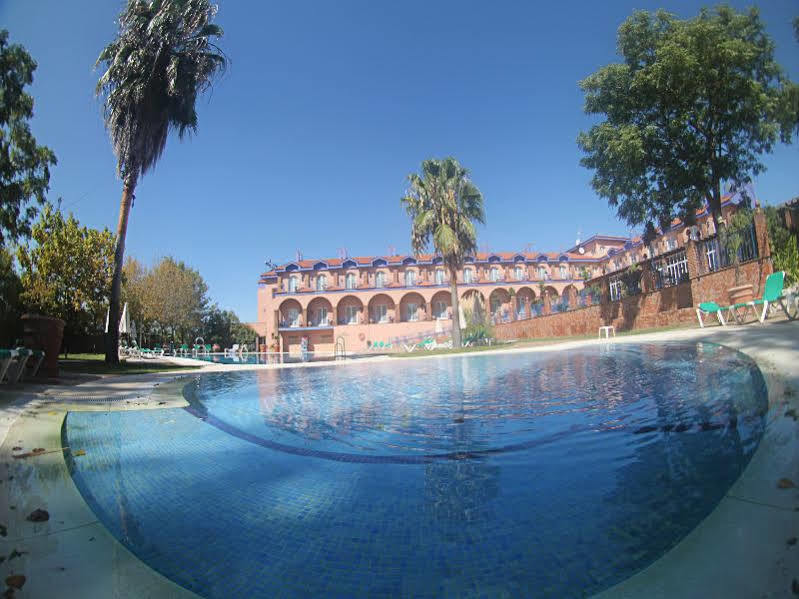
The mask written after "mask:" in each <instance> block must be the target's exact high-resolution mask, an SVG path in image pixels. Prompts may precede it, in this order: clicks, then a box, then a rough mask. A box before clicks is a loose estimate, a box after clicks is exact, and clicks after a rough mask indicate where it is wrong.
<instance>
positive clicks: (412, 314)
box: [405, 302, 419, 322]
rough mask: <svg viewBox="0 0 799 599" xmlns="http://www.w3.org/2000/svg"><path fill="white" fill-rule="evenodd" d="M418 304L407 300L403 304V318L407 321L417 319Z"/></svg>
mask: <svg viewBox="0 0 799 599" xmlns="http://www.w3.org/2000/svg"><path fill="white" fill-rule="evenodd" d="M418 310H419V304H417V303H415V302H408V303H407V304H405V320H407V321H408V322H415V321H417V320H419V313H418Z"/></svg>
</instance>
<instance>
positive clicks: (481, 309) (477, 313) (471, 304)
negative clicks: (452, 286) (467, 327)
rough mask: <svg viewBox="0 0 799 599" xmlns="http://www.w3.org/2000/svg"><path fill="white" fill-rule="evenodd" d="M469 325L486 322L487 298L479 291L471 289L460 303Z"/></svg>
mask: <svg viewBox="0 0 799 599" xmlns="http://www.w3.org/2000/svg"><path fill="white" fill-rule="evenodd" d="M460 305H461V309H462V310H463V315H464V316H465V317H466V322H467V324H471V323H484V322H486V301H485V296H483V294H482V293H480V292H479V291H478V290H477V289H469V290H468V291H466V292H465V293H464V294H463V295H462V296H461V301H460Z"/></svg>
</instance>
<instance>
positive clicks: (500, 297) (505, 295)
mask: <svg viewBox="0 0 799 599" xmlns="http://www.w3.org/2000/svg"><path fill="white" fill-rule="evenodd" d="M488 305H489V308H490V310H491V319H492V320H493V321H494V322H504V321H507V320H510V293H509V292H508V290H507V289H494V291H492V292H491V295H489V296H488Z"/></svg>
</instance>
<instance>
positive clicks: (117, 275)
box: [105, 175, 136, 364]
mask: <svg viewBox="0 0 799 599" xmlns="http://www.w3.org/2000/svg"><path fill="white" fill-rule="evenodd" d="M135 189H136V177H134V176H132V175H128V176H127V177H125V181H124V183H123V184H122V200H121V201H120V203H119V222H118V223H117V246H116V249H115V250H114V278H113V279H112V281H111V301H110V305H109V306H108V332H107V333H106V334H105V363H106V364H119V317H120V313H119V312H120V310H119V304H120V299H121V295H122V264H123V262H124V260H125V236H126V235H127V232H128V216H129V215H130V207H131V204H133V191H134V190H135Z"/></svg>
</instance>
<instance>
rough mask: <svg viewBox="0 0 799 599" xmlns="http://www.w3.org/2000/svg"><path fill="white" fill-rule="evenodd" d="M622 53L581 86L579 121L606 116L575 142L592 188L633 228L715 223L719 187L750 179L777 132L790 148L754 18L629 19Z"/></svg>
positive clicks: (660, 15) (768, 55)
mask: <svg viewBox="0 0 799 599" xmlns="http://www.w3.org/2000/svg"><path fill="white" fill-rule="evenodd" d="M618 52H619V54H620V55H621V57H622V59H623V62H621V63H615V64H610V65H607V66H605V67H603V68H601V69H600V70H599V71H597V72H596V73H594V74H592V75H590V76H589V77H587V78H586V79H584V80H583V81H581V82H580V87H581V88H582V90H583V91H584V92H585V112H586V113H587V114H590V115H601V116H602V117H604V120H603V121H602V122H600V123H598V124H596V125H594V126H593V127H592V128H591V129H590V130H589V131H588V132H587V133H585V132H583V133H580V135H579V137H578V140H577V142H578V145H579V146H580V148H581V149H582V150H583V151H584V152H585V156H584V157H583V158H582V160H581V164H582V165H583V166H585V167H587V168H589V169H593V171H594V174H593V178H592V181H591V184H592V186H593V188H594V190H595V191H596V192H597V193H598V194H599V195H600V196H602V197H604V198H606V199H607V200H608V201H609V203H610V205H611V206H614V207H616V209H617V211H618V215H619V217H621V218H623V219H624V220H626V221H627V222H628V223H629V224H631V225H640V224H647V225H648V227H649V228H652V227H653V225H654V223H658V224H660V225H661V226H663V225H665V224H666V223H668V222H670V221H671V220H672V218H674V217H675V216H680V217H683V218H685V217H688V216H691V215H693V213H694V211H695V210H696V209H697V208H698V207H700V206H701V205H702V204H703V203H704V202H707V203H708V205H709V206H710V210H711V212H712V214H713V218H714V220H715V221H716V223H717V224H718V219H719V216H720V214H721V184H722V181H729V182H732V183H733V184H734V185H736V186H739V185H742V184H744V183H745V182H747V181H750V180H751V177H752V176H753V175H757V174H758V173H760V172H762V171H763V170H764V169H765V166H764V165H763V163H762V162H761V160H760V157H761V155H762V154H764V153H768V152H770V151H771V150H772V148H773V146H774V144H775V143H776V142H777V141H778V139H779V137H780V133H781V132H782V134H783V140H784V141H786V140H789V139H790V135H786V131H785V128H784V126H783V125H782V121H783V119H782V118H781V108H780V106H781V105H782V104H783V103H784V102H785V100H784V94H785V86H786V85H787V79H786V78H785V76H784V75H783V72H782V70H781V68H780V66H779V65H778V64H777V63H776V62H775V60H774V43H773V42H772V40H771V39H770V38H769V36H768V35H767V34H766V32H765V30H764V27H763V24H762V22H761V21H760V17H759V15H758V12H757V10H756V9H754V8H753V9H751V10H749V12H747V13H746V14H740V13H737V12H736V11H735V10H733V9H732V8H730V7H728V6H725V5H721V6H718V7H716V8H715V9H713V10H707V9H703V10H702V11H701V12H700V14H699V15H698V16H697V17H695V18H692V19H688V20H680V19H677V18H676V17H675V16H674V15H672V14H669V13H667V12H664V11H658V12H657V13H656V14H654V15H653V14H651V13H648V12H646V11H640V12H635V13H634V14H633V15H632V16H631V17H629V18H628V19H627V20H626V21H625V22H624V23H623V24H622V25H621V27H620V28H619V32H618Z"/></svg>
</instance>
